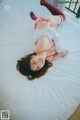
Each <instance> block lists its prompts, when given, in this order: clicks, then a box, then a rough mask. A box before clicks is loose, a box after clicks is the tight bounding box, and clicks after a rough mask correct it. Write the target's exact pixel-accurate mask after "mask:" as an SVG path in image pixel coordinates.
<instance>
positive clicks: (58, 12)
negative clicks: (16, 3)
mask: <svg viewBox="0 0 80 120" xmlns="http://www.w3.org/2000/svg"><path fill="white" fill-rule="evenodd" d="M40 4H41V5H43V6H45V7H47V9H48V10H49V11H50V12H51V13H52V15H61V16H62V18H63V21H64V20H65V15H64V13H63V12H62V11H61V10H59V9H58V8H56V7H55V6H54V5H52V4H50V3H49V2H48V1H46V0H41V1H40Z"/></svg>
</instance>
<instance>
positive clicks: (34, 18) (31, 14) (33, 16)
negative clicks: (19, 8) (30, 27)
mask: <svg viewBox="0 0 80 120" xmlns="http://www.w3.org/2000/svg"><path fill="white" fill-rule="evenodd" d="M30 16H31V18H32V19H33V20H36V19H37V17H36V16H35V14H34V12H32V11H31V12H30Z"/></svg>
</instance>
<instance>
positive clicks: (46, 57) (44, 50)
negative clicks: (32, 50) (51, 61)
mask: <svg viewBox="0 0 80 120" xmlns="http://www.w3.org/2000/svg"><path fill="white" fill-rule="evenodd" d="M53 46H54V44H53V45H52V46H51V48H52V47H53ZM51 48H49V49H47V50H43V51H41V52H39V53H42V52H46V51H48V50H50V49H51ZM39 53H38V54H39ZM53 55H54V54H51V55H49V56H46V58H48V57H51V56H53Z"/></svg>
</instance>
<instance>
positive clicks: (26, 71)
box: [16, 52, 52, 80]
mask: <svg viewBox="0 0 80 120" xmlns="http://www.w3.org/2000/svg"><path fill="white" fill-rule="evenodd" d="M32 55H36V53H35V52H34V53H31V54H28V55H27V56H24V57H23V58H21V59H20V60H18V61H17V65H16V67H17V70H18V71H19V72H20V73H21V74H22V75H24V76H27V77H28V79H29V80H33V79H35V78H39V77H41V76H42V75H44V74H45V73H46V72H47V70H48V68H49V67H51V66H52V63H50V62H48V61H47V60H46V61H45V64H44V66H43V67H42V68H41V69H40V70H38V71H32V70H31V66H30V60H31V56H32Z"/></svg>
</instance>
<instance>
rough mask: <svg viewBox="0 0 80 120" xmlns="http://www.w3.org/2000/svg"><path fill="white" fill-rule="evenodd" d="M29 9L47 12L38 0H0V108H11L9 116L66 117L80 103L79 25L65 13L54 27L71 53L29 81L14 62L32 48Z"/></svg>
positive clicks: (24, 119) (19, 119) (28, 119)
mask: <svg viewBox="0 0 80 120" xmlns="http://www.w3.org/2000/svg"><path fill="white" fill-rule="evenodd" d="M30 11H34V12H35V14H36V15H37V16H40V15H45V14H46V15H50V12H49V11H48V10H47V9H46V8H45V7H43V6H40V4H39V0H1V1H0V110H6V109H7V110H10V113H11V120H67V118H68V117H69V116H70V115H71V114H72V112H73V111H74V110H75V108H76V107H77V105H78V104H79V103H80V26H78V25H77V24H76V23H75V22H73V21H72V20H70V19H69V18H68V17H67V19H66V21H65V22H64V23H63V24H62V25H60V26H59V28H58V29H57V31H58V33H59V34H60V36H61V39H63V41H64V44H65V46H66V47H67V48H68V49H69V50H70V53H69V54H68V55H67V56H66V57H64V58H59V57H58V58H56V59H55V60H54V61H53V64H54V65H53V67H51V68H50V69H49V70H48V72H47V73H46V75H44V76H43V77H41V78H39V79H35V80H33V81H29V80H28V79H27V78H26V77H24V76H22V75H21V74H20V73H19V72H18V71H17V70H16V63H17V60H18V59H19V58H21V57H22V56H24V55H25V54H27V53H30V52H32V50H33V49H34V46H33V42H32V39H31V37H32V32H33V25H34V21H33V20H31V18H30V16H29V13H30Z"/></svg>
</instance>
